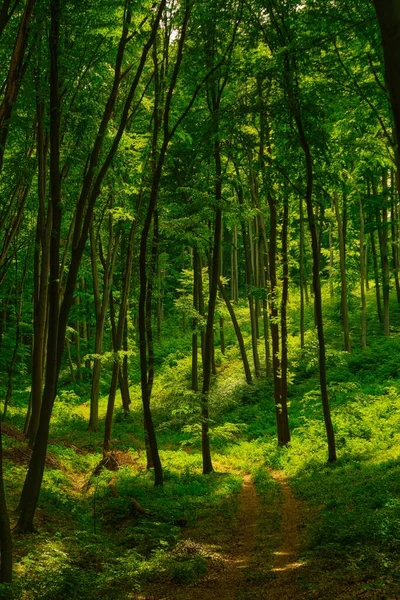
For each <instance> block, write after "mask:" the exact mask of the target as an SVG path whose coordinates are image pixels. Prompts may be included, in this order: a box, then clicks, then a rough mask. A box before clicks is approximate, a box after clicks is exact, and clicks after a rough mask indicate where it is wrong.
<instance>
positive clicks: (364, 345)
mask: <svg viewBox="0 0 400 600" xmlns="http://www.w3.org/2000/svg"><path fill="white" fill-rule="evenodd" d="M358 206H359V211H360V276H361V277H360V286H361V347H362V349H363V350H365V349H366V348H367V305H366V301H365V258H364V239H365V234H364V211H363V206H362V200H361V195H360V194H359V195H358Z"/></svg>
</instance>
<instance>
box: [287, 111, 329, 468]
mask: <svg viewBox="0 0 400 600" xmlns="http://www.w3.org/2000/svg"><path fill="white" fill-rule="evenodd" d="M296 109H297V110H296V114H295V120H296V124H297V128H298V132H299V138H300V143H301V146H302V149H303V152H304V156H305V161H306V175H307V188H306V206H307V215H308V223H309V228H310V234H311V245H312V253H313V290H314V305H315V316H316V321H317V331H318V343H319V374H320V386H321V397H322V409H323V415H324V422H325V429H326V435H327V440H328V460H329V462H334V461H336V443H335V433H334V430H333V424H332V419H331V411H330V406H329V396H328V386H327V379H326V352H325V336H324V321H323V314H322V294H321V282H320V275H319V261H320V258H319V242H318V234H317V226H316V222H315V215H314V210H313V204H312V195H313V166H312V157H311V152H310V148H309V145H308V141H307V138H306V134H305V132H304V129H303V123H302V120H301V116H300V112H299V110H298V108H297V107H296Z"/></svg>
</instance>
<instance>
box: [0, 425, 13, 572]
mask: <svg viewBox="0 0 400 600" xmlns="http://www.w3.org/2000/svg"><path fill="white" fill-rule="evenodd" d="M12 567H13V544H12V537H11V529H10V519H9V516H8V509H7V502H6V494H5V490H4V476H3V435H2V425H1V421H0V583H11V582H12Z"/></svg>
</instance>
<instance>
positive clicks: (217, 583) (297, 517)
mask: <svg viewBox="0 0 400 600" xmlns="http://www.w3.org/2000/svg"><path fill="white" fill-rule="evenodd" d="M271 475H272V477H273V478H274V479H275V480H276V481H277V483H278V484H279V486H280V489H281V496H282V503H281V506H280V512H281V518H280V523H281V525H280V532H279V536H278V537H279V541H278V545H277V546H276V545H275V544H276V542H277V539H276V538H277V536H276V535H272V536H268V535H267V536H265V539H264V540H262V539H260V517H261V512H262V510H263V508H264V507H262V506H261V503H260V500H259V497H258V495H257V492H256V489H255V486H254V483H253V481H252V479H251V477H250V476H249V475H244V477H243V487H242V490H241V492H240V494H239V498H238V508H237V511H236V513H235V514H234V516H233V518H230V517H229V515H228V514H221V515H218V516H215V515H214V516H213V520H212V523H207V522H204V521H203V522H200V523H197V524H196V526H195V527H194V528H193V529H192V530H190V531H188V532H186V533H185V537H186V538H187V539H189V538H190V540H192V541H194V542H195V543H197V544H201V545H202V547H203V548H207V549H208V550H209V552H210V553H211V552H214V553H215V556H214V559H213V560H211V562H210V565H209V569H208V572H207V575H206V576H204V577H202V578H200V579H199V580H198V581H196V582H195V583H191V584H187V585H182V584H181V585H177V584H170V585H168V586H165V588H164V586H155V587H154V589H152V590H148V593H147V594H146V595H142V596H140V598H139V599H138V600H255V599H257V598H262V599H265V600H275V599H276V600H278V598H279V600H292V599H295V598H298V597H300V596H301V594H300V593H299V592H298V589H297V582H296V577H295V576H294V573H295V572H296V571H297V570H298V569H299V568H300V567H301V566H302V563H301V561H300V559H299V552H300V548H301V536H300V529H301V521H302V516H301V514H302V511H301V508H300V504H299V501H298V500H297V499H296V498H295V497H294V495H293V493H292V491H291V489H290V487H289V484H288V483H287V481H286V479H285V477H284V476H283V475H282V474H281V473H278V472H271ZM221 512H222V511H221ZM274 514H275V518H276V513H271V517H272V518H274ZM229 520H230V523H229ZM270 524H271V523H270ZM261 537H264V536H261ZM266 540H267V541H266ZM271 544H273V546H271Z"/></svg>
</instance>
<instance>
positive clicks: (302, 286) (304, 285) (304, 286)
mask: <svg viewBox="0 0 400 600" xmlns="http://www.w3.org/2000/svg"><path fill="white" fill-rule="evenodd" d="M299 204H300V348H304V313H305V308H304V290H305V289H306V290H307V282H306V281H305V278H304V209H303V197H302V196H301V197H300V203H299ZM307 304H308V302H307Z"/></svg>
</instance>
